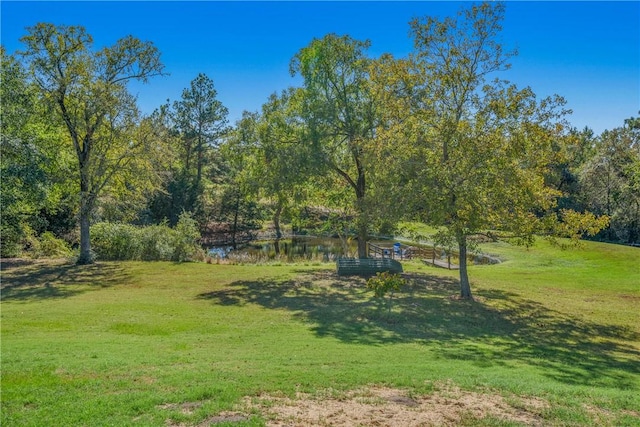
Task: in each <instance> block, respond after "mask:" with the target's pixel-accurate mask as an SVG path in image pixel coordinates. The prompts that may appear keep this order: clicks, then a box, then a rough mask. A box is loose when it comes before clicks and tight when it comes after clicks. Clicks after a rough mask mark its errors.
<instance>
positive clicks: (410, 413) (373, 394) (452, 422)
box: [245, 384, 549, 427]
mask: <svg viewBox="0 0 640 427" xmlns="http://www.w3.org/2000/svg"><path fill="white" fill-rule="evenodd" d="M513 399H517V401H518V402H517V405H515V406H514V405H513V404H511V403H509V402H508V401H507V400H506V399H505V398H504V397H502V396H500V395H498V394H490V393H477V392H472V391H464V390H460V389H459V388H457V387H455V386H453V385H450V384H447V385H444V386H441V387H438V389H437V390H436V391H434V392H433V393H432V394H430V395H425V396H412V395H409V394H408V393H407V391H405V390H401V389H395V388H389V387H382V386H371V387H366V388H361V389H358V390H353V391H349V392H346V393H342V394H331V393H323V394H322V395H310V394H306V393H298V394H297V395H296V397H295V399H291V398H287V397H278V396H271V395H261V396H259V397H257V398H252V399H251V398H247V399H245V404H246V405H247V407H248V408H250V409H257V410H259V411H260V412H261V413H262V414H263V416H264V417H265V418H266V419H267V425H268V426H272V427H280V426H298V427H307V426H387V427H410V426H457V425H461V424H465V423H466V422H465V421H469V420H480V419H484V418H487V417H491V419H499V420H503V421H508V422H515V423H521V424H523V425H528V426H535V425H542V423H543V422H542V417H541V415H540V414H541V412H542V411H544V410H545V409H547V408H548V407H549V404H548V403H547V402H545V401H543V400H541V399H529V398H512V400H513Z"/></svg>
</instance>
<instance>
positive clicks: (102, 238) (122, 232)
mask: <svg viewBox="0 0 640 427" xmlns="http://www.w3.org/2000/svg"><path fill="white" fill-rule="evenodd" d="M140 237H141V236H140V232H139V229H138V228H137V227H135V226H133V225H129V224H121V223H111V222H100V223H97V224H94V225H93V227H91V244H92V249H93V251H94V252H95V253H96V255H97V258H98V259H105V260H126V259H140V257H141V252H142V247H141V246H142V244H143V243H142V239H140ZM156 240H158V239H154V243H155V241H156ZM159 259H162V258H159Z"/></svg>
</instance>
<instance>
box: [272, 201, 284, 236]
mask: <svg viewBox="0 0 640 427" xmlns="http://www.w3.org/2000/svg"><path fill="white" fill-rule="evenodd" d="M283 205H284V203H283V202H282V200H281V199H280V198H278V204H277V205H276V211H275V212H274V214H273V227H274V228H275V229H276V239H281V238H282V230H281V229H280V216H281V215H282V208H283Z"/></svg>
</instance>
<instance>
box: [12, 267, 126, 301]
mask: <svg viewBox="0 0 640 427" xmlns="http://www.w3.org/2000/svg"><path fill="white" fill-rule="evenodd" d="M128 280H129V277H128V275H127V274H126V273H125V272H124V269H123V268H122V267H119V266H118V265H117V264H112V263H102V262H97V263H95V264H90V265H75V264H72V263H69V262H61V261H46V262H38V261H32V262H29V261H24V260H21V261H15V262H14V261H6V260H3V261H2V283H1V284H0V299H1V300H2V301H3V302H8V301H24V302H26V301H33V300H43V299H58V298H68V297H72V296H74V295H78V294H81V293H84V292H87V291H89V290H92V289H100V288H106V287H110V286H114V285H118V284H123V283H126V282H128Z"/></svg>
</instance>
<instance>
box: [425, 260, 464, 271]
mask: <svg viewBox="0 0 640 427" xmlns="http://www.w3.org/2000/svg"><path fill="white" fill-rule="evenodd" d="M422 262H424V263H425V264H428V265H433V266H436V267H441V268H447V269H449V270H459V269H460V266H459V265H458V264H453V263H449V262H448V261H446V260H442V259H433V258H431V259H423V260H422Z"/></svg>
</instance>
